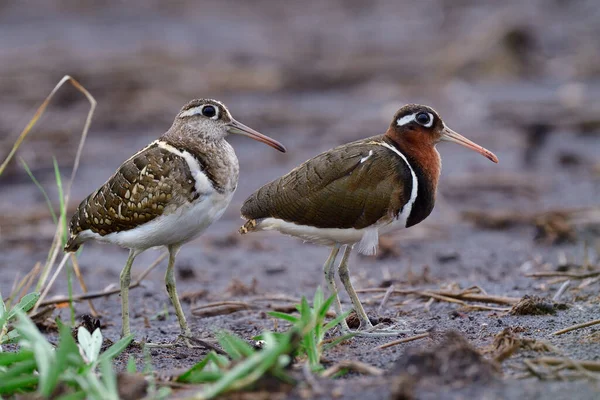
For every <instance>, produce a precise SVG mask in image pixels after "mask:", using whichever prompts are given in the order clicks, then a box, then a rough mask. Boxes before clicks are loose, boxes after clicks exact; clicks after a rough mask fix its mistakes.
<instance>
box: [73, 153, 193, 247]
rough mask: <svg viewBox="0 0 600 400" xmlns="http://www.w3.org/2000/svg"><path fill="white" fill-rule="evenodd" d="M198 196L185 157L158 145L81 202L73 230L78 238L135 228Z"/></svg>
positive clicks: (137, 155)
mask: <svg viewBox="0 0 600 400" xmlns="http://www.w3.org/2000/svg"><path fill="white" fill-rule="evenodd" d="M198 196H199V194H198V193H196V192H195V180H194V177H193V176H192V175H191V173H190V169H189V166H188V164H187V162H186V161H185V159H183V158H182V157H180V156H179V155H177V154H174V153H172V152H170V151H168V150H166V149H164V148H161V147H159V146H157V145H156V144H154V145H151V146H149V147H147V148H145V149H144V150H142V151H140V152H139V153H137V154H136V155H134V156H133V157H131V158H130V159H129V160H127V161H126V162H125V163H123V165H122V166H121V167H120V168H119V170H118V171H117V172H116V173H115V174H114V175H113V176H112V177H111V178H110V179H109V180H108V181H107V182H106V183H105V184H104V185H102V186H101V187H100V188H99V189H98V190H96V191H95V192H93V193H92V194H91V195H89V196H88V197H87V198H86V199H85V200H83V201H82V202H81V204H80V205H79V207H78V208H77V211H76V212H75V214H74V215H73V218H72V219H71V223H70V233H71V236H72V237H76V235H77V234H78V233H79V232H81V231H84V230H87V229H89V230H91V231H92V232H95V233H98V234H100V235H102V236H104V235H107V234H110V233H113V232H121V231H126V230H129V229H133V228H135V227H137V226H138V225H141V224H143V223H146V222H149V221H152V220H153V219H155V218H157V217H158V216H160V215H162V214H163V213H168V212H169V211H170V210H171V209H173V208H175V207H177V206H180V205H182V204H184V203H185V202H189V201H193V200H194V199H195V198H197V197H198Z"/></svg>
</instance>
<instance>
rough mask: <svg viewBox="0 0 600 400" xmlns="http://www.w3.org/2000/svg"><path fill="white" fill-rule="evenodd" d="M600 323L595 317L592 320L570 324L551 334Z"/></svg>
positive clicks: (560, 333) (559, 333)
mask: <svg viewBox="0 0 600 400" xmlns="http://www.w3.org/2000/svg"><path fill="white" fill-rule="evenodd" d="M598 324H600V319H596V320H594V321H589V322H584V323H582V324H577V325H572V326H569V327H567V328H564V329H561V330H559V331H556V332H554V333H553V335H562V334H563V333H567V332H571V331H575V330H577V329H582V328H587V327H588V326H592V325H598Z"/></svg>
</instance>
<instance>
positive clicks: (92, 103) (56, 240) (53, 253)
mask: <svg viewBox="0 0 600 400" xmlns="http://www.w3.org/2000/svg"><path fill="white" fill-rule="evenodd" d="M66 82H69V83H71V84H72V85H73V86H74V87H75V89H77V90H78V91H80V92H81V93H83V94H84V95H85V97H86V98H87V100H88V101H89V103H90V110H89V112H88V115H87V117H86V121H85V124H84V126H83V131H82V133H81V138H80V140H79V145H78V147H77V153H76V155H75V161H74V162H73V170H72V172H71V178H70V180H69V182H68V183H67V187H66V190H65V197H64V202H65V204H68V202H69V197H70V194H71V186H72V184H73V180H74V178H75V174H76V172H77V169H78V167H79V161H80V159H81V152H82V150H83V145H84V143H85V139H86V137H87V134H88V131H89V127H90V124H91V122H92V117H93V115H94V110H95V109H96V100H95V99H94V97H93V96H92V95H91V94H90V93H89V92H88V91H87V90H86V89H85V88H84V87H83V86H82V85H81V84H80V83H79V82H77V81H76V80H75V79H73V78H72V77H70V76H69V75H65V76H64V77H63V78H62V79H61V80H60V81H59V82H58V83H57V84H56V86H55V87H54V89H52V91H51V92H50V94H49V95H48V96H47V97H46V98H45V99H44V101H43V102H42V104H41V105H40V106H39V107H38V109H37V111H36V112H35V114H34V116H33V118H32V119H31V120H30V121H29V122H28V123H27V126H25V128H24V129H23V131H22V132H21V134H20V135H19V137H18V138H17V141H16V142H15V144H14V145H13V147H12V149H11V151H10V153H9V154H8V156H7V157H6V159H5V160H4V162H3V163H2V165H0V175H2V172H3V171H4V169H5V168H6V166H7V165H8V163H9V162H10V160H11V159H12V157H13V156H14V154H15V153H16V151H17V149H18V148H19V147H20V146H21V144H22V143H23V140H24V139H25V137H26V136H27V135H28V134H29V132H30V131H31V130H32V129H33V127H34V126H35V124H36V123H37V122H38V120H39V119H40V117H41V116H42V115H43V114H44V111H45V110H46V108H47V107H48V104H50V101H51V100H52V98H53V97H54V95H55V94H56V92H57V91H58V90H59V89H60V88H61V87H62V86H63V85H64V84H65V83H66ZM63 228H64V226H63V224H58V225H57V227H56V232H55V234H54V240H53V241H52V247H51V249H52V250H51V252H50V254H51V255H50V257H49V259H48V261H47V263H46V265H45V266H44V268H43V270H42V274H41V276H40V280H39V281H38V284H37V285H36V290H40V289H41V288H42V287H44V284H45V283H46V279H47V278H48V276H50V272H51V271H52V267H53V266H54V263H55V262H56V258H57V256H58V252H59V251H60V244H61V239H60V238H61V237H62V234H63ZM47 289H48V288H46V290H45V292H47ZM38 304H39V303H38ZM37 307H38V305H37V304H36V307H35V308H34V311H35V309H37Z"/></svg>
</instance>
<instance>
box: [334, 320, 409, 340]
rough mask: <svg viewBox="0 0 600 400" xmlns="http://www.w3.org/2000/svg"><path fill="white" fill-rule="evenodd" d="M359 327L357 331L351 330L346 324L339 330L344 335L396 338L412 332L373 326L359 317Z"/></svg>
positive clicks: (378, 325) (381, 325)
mask: <svg viewBox="0 0 600 400" xmlns="http://www.w3.org/2000/svg"><path fill="white" fill-rule="evenodd" d="M359 320H360V325H359V326H358V329H357V330H352V329H350V328H349V327H348V324H347V323H345V324H344V323H343V324H342V325H341V330H342V333H343V334H344V335H353V336H362V337H389V336H398V335H402V334H405V333H410V332H412V330H406V329H393V327H385V326H384V325H383V324H377V325H375V326H373V324H372V323H371V321H370V320H369V319H362V318H360V317H359Z"/></svg>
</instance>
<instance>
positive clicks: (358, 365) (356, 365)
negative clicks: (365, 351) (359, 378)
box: [321, 360, 384, 378]
mask: <svg viewBox="0 0 600 400" xmlns="http://www.w3.org/2000/svg"><path fill="white" fill-rule="evenodd" d="M345 369H349V370H351V371H354V372H358V373H359V374H363V375H371V376H381V375H383V372H384V371H383V370H382V369H381V368H377V367H374V366H372V365H369V364H365V363H363V362H360V361H354V360H343V361H340V362H339V363H337V364H335V365H332V366H331V367H329V368H327V369H326V370H325V371H323V372H322V373H321V376H322V377H323V378H331V377H332V376H334V375H335V374H337V373H338V372H340V371H343V370H345Z"/></svg>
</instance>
